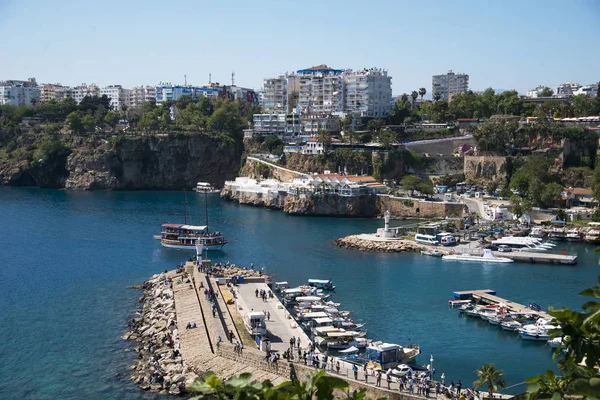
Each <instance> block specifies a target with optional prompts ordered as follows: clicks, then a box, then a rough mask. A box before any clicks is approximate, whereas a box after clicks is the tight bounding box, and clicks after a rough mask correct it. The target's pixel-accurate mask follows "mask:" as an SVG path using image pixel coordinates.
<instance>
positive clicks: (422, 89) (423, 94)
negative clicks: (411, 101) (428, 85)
mask: <svg viewBox="0 0 600 400" xmlns="http://www.w3.org/2000/svg"><path fill="white" fill-rule="evenodd" d="M426 94H427V89H425V88H424V87H422V88H421V89H419V95H420V96H421V101H422V100H423V96H425V95H426Z"/></svg>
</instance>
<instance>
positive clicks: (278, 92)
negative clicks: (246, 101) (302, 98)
mask: <svg viewBox="0 0 600 400" xmlns="http://www.w3.org/2000/svg"><path fill="white" fill-rule="evenodd" d="M299 83H300V79H299V76H298V75H294V74H285V75H279V76H278V77H276V78H267V79H265V80H264V83H263V90H262V92H261V93H260V94H259V103H260V104H261V107H263V108H264V110H265V112H269V113H290V112H292V111H293V110H294V108H296V106H297V105H298V92H299Z"/></svg>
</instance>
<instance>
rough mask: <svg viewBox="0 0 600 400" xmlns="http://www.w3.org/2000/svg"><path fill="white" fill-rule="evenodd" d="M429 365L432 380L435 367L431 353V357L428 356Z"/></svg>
mask: <svg viewBox="0 0 600 400" xmlns="http://www.w3.org/2000/svg"><path fill="white" fill-rule="evenodd" d="M429 366H430V368H431V370H430V372H431V379H432V380H433V377H434V375H435V368H433V354H432V355H431V357H429Z"/></svg>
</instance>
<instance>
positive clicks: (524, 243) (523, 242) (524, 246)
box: [492, 236, 554, 252]
mask: <svg viewBox="0 0 600 400" xmlns="http://www.w3.org/2000/svg"><path fill="white" fill-rule="evenodd" d="M492 244H493V245H494V246H500V245H506V246H508V247H510V248H511V249H512V250H515V251H532V252H544V251H548V250H550V249H551V248H552V247H554V245H553V244H549V243H543V242H542V241H541V240H539V239H537V238H533V237H529V236H527V237H520V236H504V237H503V238H501V239H496V240H493V241H492Z"/></svg>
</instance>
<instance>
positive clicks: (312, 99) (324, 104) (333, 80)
mask: <svg viewBox="0 0 600 400" xmlns="http://www.w3.org/2000/svg"><path fill="white" fill-rule="evenodd" d="M296 72H297V73H298V75H299V83H298V86H299V93H298V105H299V107H300V110H301V112H302V114H322V113H333V112H338V111H342V110H343V107H344V79H343V76H342V73H343V71H342V70H341V69H333V68H330V67H328V66H327V65H324V64H323V65H318V66H316V67H311V68H306V69H301V70H298V71H296Z"/></svg>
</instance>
